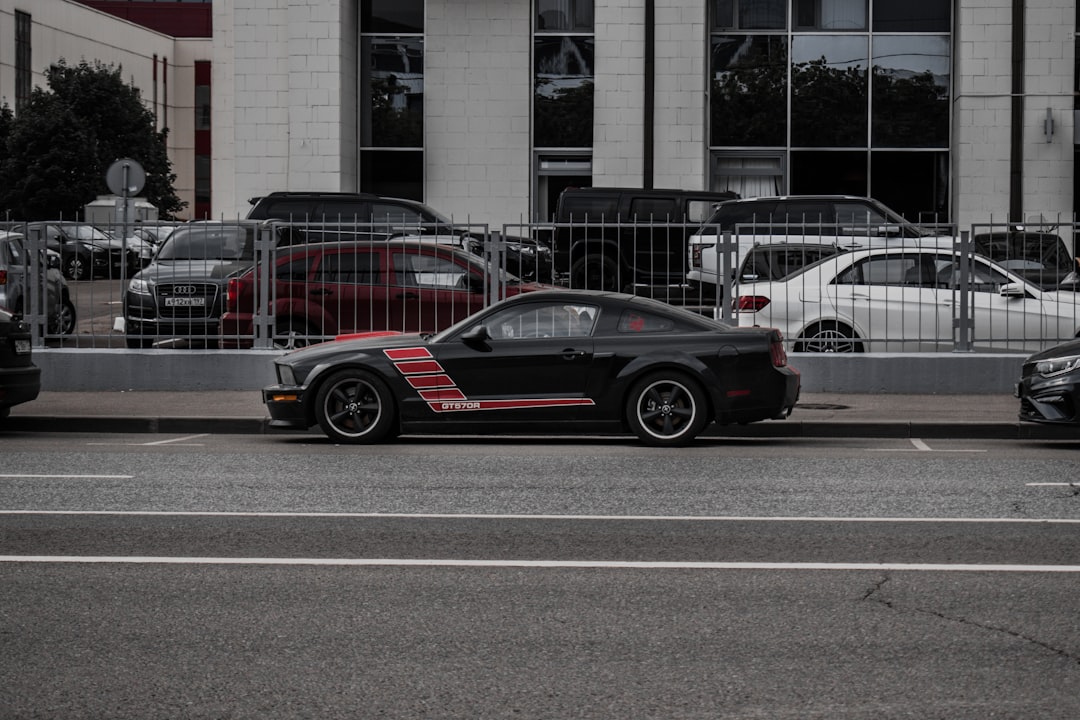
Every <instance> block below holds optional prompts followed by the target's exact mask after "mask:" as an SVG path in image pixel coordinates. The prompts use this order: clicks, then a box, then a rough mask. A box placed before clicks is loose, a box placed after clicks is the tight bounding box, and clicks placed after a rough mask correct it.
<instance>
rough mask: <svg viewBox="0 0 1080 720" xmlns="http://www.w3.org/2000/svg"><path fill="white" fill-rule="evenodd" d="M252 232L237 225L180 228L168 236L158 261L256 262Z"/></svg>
mask: <svg viewBox="0 0 1080 720" xmlns="http://www.w3.org/2000/svg"><path fill="white" fill-rule="evenodd" d="M252 235H253V233H252V232H251V230H249V229H248V228H244V227H239V226H236V225H215V226H205V227H192V228H179V229H177V230H176V231H175V232H174V233H173V234H171V235H170V236H169V239H168V240H166V241H165V244H164V245H162V246H161V251H160V252H159V253H158V255H157V258H156V259H157V260H179V261H183V260H254V259H255V248H254V243H253V242H252Z"/></svg>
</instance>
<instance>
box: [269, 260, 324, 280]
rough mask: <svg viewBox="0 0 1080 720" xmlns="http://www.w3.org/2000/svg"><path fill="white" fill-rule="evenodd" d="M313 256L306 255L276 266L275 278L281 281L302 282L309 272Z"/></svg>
mask: <svg viewBox="0 0 1080 720" xmlns="http://www.w3.org/2000/svg"><path fill="white" fill-rule="evenodd" d="M314 260H315V258H314V257H313V256H311V255H306V256H304V257H302V258H297V259H295V260H290V261H289V262H287V263H285V264H283V265H282V266H281V267H279V268H278V274H277V279H278V280H281V281H283V282H304V281H306V280H307V279H308V275H309V274H310V273H311V265H312V263H313V262H314Z"/></svg>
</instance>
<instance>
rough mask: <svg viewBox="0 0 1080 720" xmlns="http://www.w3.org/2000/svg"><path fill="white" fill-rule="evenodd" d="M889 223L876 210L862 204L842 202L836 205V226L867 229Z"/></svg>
mask: <svg viewBox="0 0 1080 720" xmlns="http://www.w3.org/2000/svg"><path fill="white" fill-rule="evenodd" d="M885 222H887V221H886V218H885V216H884V215H882V214H881V213H880V212H878V211H877V209H876V208H873V207H870V206H869V205H864V204H862V203H851V202H841V203H837V204H836V224H837V225H840V226H843V227H860V228H865V227H867V226H871V225H881V224H883V223H885Z"/></svg>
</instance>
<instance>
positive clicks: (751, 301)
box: [735, 295, 769, 312]
mask: <svg viewBox="0 0 1080 720" xmlns="http://www.w3.org/2000/svg"><path fill="white" fill-rule="evenodd" d="M768 304H769V298H767V297H765V296H764V295H740V296H739V297H738V299H737V300H736V301H735V309H736V310H739V311H741V312H757V311H758V310H761V309H762V308H764V307H765V306H766V305H768Z"/></svg>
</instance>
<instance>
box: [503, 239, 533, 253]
mask: <svg viewBox="0 0 1080 720" xmlns="http://www.w3.org/2000/svg"><path fill="white" fill-rule="evenodd" d="M506 247H507V249H509V250H513V251H514V252H516V253H518V254H519V255H535V254H536V248H535V247H533V246H532V245H522V244H521V243H513V242H512V243H506Z"/></svg>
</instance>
